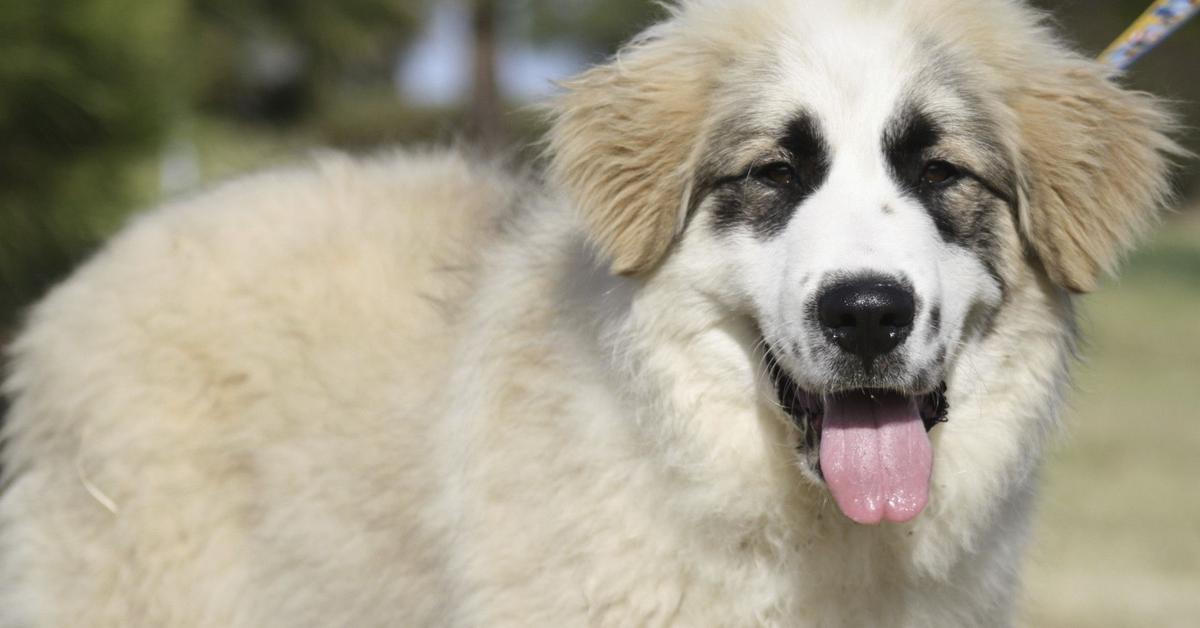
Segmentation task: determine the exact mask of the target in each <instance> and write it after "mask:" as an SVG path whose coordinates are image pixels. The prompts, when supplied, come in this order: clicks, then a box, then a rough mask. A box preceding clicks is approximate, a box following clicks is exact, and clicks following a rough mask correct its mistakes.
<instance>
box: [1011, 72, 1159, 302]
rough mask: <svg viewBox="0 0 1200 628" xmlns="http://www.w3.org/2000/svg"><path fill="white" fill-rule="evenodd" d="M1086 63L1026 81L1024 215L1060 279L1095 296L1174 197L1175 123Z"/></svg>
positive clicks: (1022, 102)
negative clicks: (1100, 282) (1171, 136)
mask: <svg viewBox="0 0 1200 628" xmlns="http://www.w3.org/2000/svg"><path fill="white" fill-rule="evenodd" d="M1109 72H1111V70H1110V69H1109V68H1107V67H1106V66H1103V65H1101V64H1099V63H1097V62H1093V61H1090V60H1086V59H1080V58H1078V57H1071V58H1065V59H1062V60H1061V61H1057V62H1055V67H1054V68H1053V69H1052V70H1051V71H1048V72H1040V73H1035V74H1034V75H1027V76H1025V77H1022V78H1021V79H1020V80H1021V86H1020V87H1019V88H1018V93H1019V95H1018V96H1017V98H1016V100H1015V102H1014V108H1015V110H1016V114H1017V118H1018V120H1017V123H1018V124H1019V125H1020V127H1021V136H1022V148H1021V157H1022V159H1023V161H1024V168H1022V169H1021V170H1022V172H1023V174H1022V179H1023V181H1022V184H1021V186H1020V188H1021V189H1020V196H1021V197H1022V198H1021V199H1020V203H1019V204H1020V212H1021V215H1020V218H1021V222H1022V227H1023V229H1024V233H1025V236H1026V238H1027V239H1028V241H1029V243H1030V244H1031V246H1032V248H1033V250H1034V252H1036V254H1037V256H1038V257H1039V258H1040V259H1041V262H1042V264H1043V265H1044V266H1045V269H1046V272H1047V273H1048V274H1049V276H1050V279H1051V280H1053V281H1054V282H1055V283H1057V284H1058V285H1060V286H1062V287H1064V288H1067V289H1068V290H1071V291H1073V292H1090V291H1091V290H1094V289H1095V287H1096V284H1097V281H1098V280H1099V277H1100V276H1101V275H1102V274H1103V273H1105V272H1111V271H1112V270H1113V269H1114V267H1115V265H1116V263H1117V262H1118V261H1119V260H1120V257H1121V255H1122V254H1123V253H1125V252H1126V251H1127V250H1128V249H1129V248H1130V247H1131V246H1132V245H1133V244H1134V243H1135V241H1136V240H1137V238H1138V236H1139V235H1141V233H1142V232H1143V231H1144V229H1145V227H1146V226H1147V225H1149V224H1152V222H1153V219H1154V217H1155V216H1156V214H1157V212H1158V210H1159V209H1160V208H1161V207H1162V206H1163V205H1165V204H1166V203H1167V202H1168V200H1169V198H1170V196H1171V193H1170V183H1169V176H1168V175H1169V170H1170V160H1169V157H1170V156H1171V155H1178V154H1180V153H1181V150H1180V149H1179V148H1178V146H1177V145H1176V144H1175V143H1174V142H1172V141H1171V140H1170V139H1169V138H1168V137H1167V135H1166V133H1167V132H1168V131H1170V130H1171V129H1172V127H1173V126H1174V124H1173V118H1172V116H1171V115H1170V114H1168V113H1167V112H1166V111H1165V110H1164V109H1163V108H1162V106H1161V105H1160V104H1159V103H1158V102H1157V101H1156V100H1155V99H1154V98H1152V97H1151V96H1149V95H1147V94H1143V93H1140V92H1133V91H1128V90H1125V89H1122V88H1121V87H1120V86H1118V85H1117V84H1115V83H1114V82H1113V80H1112V79H1111V78H1110V77H1109V76H1108V73H1109Z"/></svg>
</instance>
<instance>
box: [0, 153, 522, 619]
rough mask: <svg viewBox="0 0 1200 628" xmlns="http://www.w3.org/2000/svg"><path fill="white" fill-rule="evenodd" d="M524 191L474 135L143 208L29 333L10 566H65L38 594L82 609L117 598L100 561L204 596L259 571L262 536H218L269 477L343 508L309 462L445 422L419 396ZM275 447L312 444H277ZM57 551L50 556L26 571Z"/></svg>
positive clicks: (14, 445) (17, 367) (8, 461)
mask: <svg viewBox="0 0 1200 628" xmlns="http://www.w3.org/2000/svg"><path fill="white" fill-rule="evenodd" d="M519 187H520V183H519V181H518V180H517V179H516V178H514V177H511V176H509V175H507V174H506V173H505V172H504V171H503V170H502V169H501V168H499V167H495V166H492V165H489V164H484V163H480V162H476V161H472V160H471V159H469V158H466V157H463V156H461V155H460V154H457V153H452V152H441V153H423V154H413V153H395V154H391V155H386V156H379V157H374V158H369V159H356V158H350V157H346V156H341V155H321V156H318V157H316V158H315V159H313V161H312V163H311V164H309V165H307V166H304V167H297V168H290V169H280V170H274V171H268V172H264V173H260V174H255V175H251V176H248V177H245V178H242V179H239V180H236V181H232V182H229V183H225V184H222V185H220V186H217V187H216V188H214V189H212V190H210V191H207V192H203V193H200V194H197V195H194V196H192V197H190V198H186V199H181V200H178V201H175V202H172V203H169V204H167V205H165V206H163V207H161V208H158V209H155V210H153V211H150V212H148V213H146V214H145V215H143V216H141V217H139V218H137V219H135V220H134V221H133V222H132V223H131V224H130V225H128V226H127V227H126V228H125V229H124V230H123V231H122V232H121V233H120V234H118V235H117V237H115V238H114V239H113V240H112V241H111V242H110V243H108V244H107V245H106V246H105V247H104V248H102V249H101V250H100V251H99V252H98V253H97V254H96V255H94V256H93V258H92V259H91V260H89V261H88V262H87V263H86V264H85V265H84V266H82V267H81V268H80V269H79V270H78V271H77V272H76V273H75V274H74V275H73V276H72V277H70V278H69V279H68V280H67V281H65V282H64V283H63V284H62V285H60V286H58V287H57V288H56V289H54V290H53V291H52V292H51V294H49V295H48V296H47V297H46V298H45V299H44V300H43V301H42V302H41V303H39V304H38V305H36V306H35V307H34V308H33V309H32V310H31V311H30V313H29V316H28V320H27V322H26V326H25V329H24V331H23V332H22V333H21V334H20V335H19V337H18V338H17V340H16V341H15V342H14V344H13V347H12V351H11V354H10V356H9V357H10V365H11V366H10V373H9V376H8V377H7V381H6V384H5V389H6V393H7V394H8V395H9V396H10V397H11V398H12V400H13V405H12V408H11V410H10V413H9V416H8V417H7V420H6V423H7V425H6V426H5V439H6V445H7V446H6V447H5V451H4V462H3V464H4V472H5V475H6V478H7V485H8V486H7V489H6V492H5V494H4V496H3V499H2V500H0V517H2V518H4V519H5V520H11V521H13V522H14V524H15V525H16V527H13V528H11V529H10V530H9V533H8V534H6V535H5V537H4V541H5V543H6V545H9V546H8V547H5V548H0V552H2V554H3V556H2V558H0V563H2V565H0V572H2V573H3V574H4V575H5V576H6V579H7V580H9V581H19V582H22V583H25V584H34V583H32V582H31V580H32V579H35V578H37V579H42V580H43V581H42V582H39V583H36V584H35V587H36V589H30V590H39V591H43V592H45V591H55V592H57V593H58V594H59V595H61V597H62V598H63V599H69V600H72V601H74V602H76V603H79V604H83V605H84V606H81V607H80V609H79V610H80V612H81V613H82V612H84V611H83V610H82V609H84V608H87V607H88V606H89V605H90V606H91V607H92V608H99V607H101V606H103V604H102V603H101V602H100V601H101V600H102V599H104V596H105V595H106V594H105V593H104V592H103V591H100V590H96V591H92V592H84V591H79V590H68V589H76V588H78V587H86V586H90V585H86V583H80V582H78V578H77V575H78V574H79V573H90V574H93V577H92V578H89V579H88V580H96V581H110V582H115V581H117V579H118V573H119V572H123V571H125V572H127V571H128V570H134V571H135V572H137V573H140V574H141V575H140V576H139V578H150V579H159V580H162V579H167V580H170V579H180V582H179V583H178V586H165V585H164V586H163V587H161V588H162V589H164V590H167V589H169V590H172V591H178V592H185V591H188V590H190V589H193V588H194V586H204V585H203V584H195V585H193V584H192V583H190V582H185V581H188V580H191V581H194V582H200V583H203V582H204V580H205V577H206V574H207V573H210V572H211V573H212V574H216V573H222V574H226V575H230V574H229V572H231V571H232V572H237V571H238V568H235V566H236V565H241V564H243V563H244V562H245V561H241V560H238V559H237V557H236V556H234V555H233V554H232V553H234V552H236V551H239V550H236V549H233V548H235V547H238V546H239V543H238V542H231V543H227V544H225V545H223V546H222V548H225V549H220V550H213V551H208V550H207V549H205V548H207V547H208V541H207V540H206V539H210V538H212V537H213V535H214V534H215V535H221V534H225V535H228V536H229V538H230V539H236V538H239V537H241V536H242V535H243V534H244V533H245V531H246V530H248V529H249V528H250V527H251V526H253V525H254V524H253V522H252V521H251V520H250V518H253V517H260V518H261V517H269V516H272V515H271V514H270V512H269V509H263V508H262V507H261V506H262V505H263V504H262V503H261V502H262V499H257V500H256V499H255V498H254V497H252V492H254V491H266V492H271V493H274V494H282V493H283V492H284V491H289V493H288V494H289V495H296V496H297V499H305V500H308V501H309V502H312V503H313V504H315V505H314V508H339V507H341V505H340V504H332V502H331V501H330V500H329V499H324V497H322V496H323V495H325V493H328V491H327V490H324V489H322V488H321V486H320V484H321V482H302V483H301V484H298V485H296V486H290V485H288V482H289V478H290V479H297V478H309V479H310V480H311V479H313V478H319V477H322V476H323V474H325V473H327V472H326V471H321V472H313V473H310V474H306V473H305V472H304V471H303V469H302V468H301V467H304V466H305V465H311V464H324V465H327V466H329V467H333V468H337V469H352V468H353V469H354V471H353V472H354V473H357V474H359V475H364V476H370V473H371V469H370V468H357V466H365V467H369V466H370V465H371V464H372V462H371V461H372V460H376V461H377V458H373V457H372V456H370V455H369V452H365V451H362V448H359V447H351V449H354V450H356V451H360V453H358V454H355V455H353V456H351V458H357V459H356V460H348V461H341V460H339V459H338V456H339V455H341V454H339V453H338V451H339V450H338V449H337V447H336V443H335V442H334V441H335V440H336V439H338V438H349V439H353V438H358V439H359V440H358V441H355V442H360V441H363V440H364V439H368V438H381V437H380V436H379V435H380V433H381V432H380V426H381V424H383V422H385V421H386V420H389V419H397V416H396V415H399V414H405V413H406V412H409V413H411V414H414V417H413V420H418V419H421V420H425V419H422V418H421V417H420V416H415V415H417V414H418V413H415V412H411V409H412V408H416V407H419V406H421V405H422V404H427V403H428V401H429V400H428V398H427V397H428V394H427V392H425V391H427V390H428V389H429V387H430V386H429V384H430V382H433V381H436V380H437V378H439V377H441V376H442V373H443V372H444V371H445V370H446V368H447V365H446V364H445V362H446V361H447V359H448V358H446V357H445V356H446V355H447V353H449V352H448V350H447V349H448V347H449V344H450V343H451V342H452V337H453V334H452V332H451V330H452V329H453V326H454V324H455V320H456V318H457V316H456V310H457V309H458V307H459V302H461V301H463V300H464V299H465V298H466V297H467V295H468V294H469V293H470V292H471V291H472V289H473V284H474V270H473V269H474V267H475V265H476V262H477V258H478V256H479V254H480V253H479V251H480V250H481V249H483V248H485V246H486V242H487V240H488V239H489V238H490V237H491V235H492V232H493V228H492V227H491V225H493V224H495V223H496V222H497V221H498V220H500V219H501V217H502V216H501V215H502V214H503V213H504V212H506V211H508V209H509V208H510V207H511V206H512V205H513V204H514V203H515V202H516V198H517V197H518V194H519ZM418 384H420V385H418ZM423 409H424V408H423ZM401 418H402V417H401ZM414 429H415V428H414ZM274 443H291V445H289V447H290V449H288V451H290V452H295V455H294V456H291V457H287V456H285V457H284V458H282V459H276V460H272V461H270V462H269V464H267V463H264V462H263V460H261V458H262V457H263V456H270V455H272V454H271V453H270V451H272V448H271V446H272V444H274ZM400 444H402V443H399V444H397V446H399V445H400ZM276 449H279V448H276ZM400 453H401V454H403V453H404V452H400ZM414 455H415V454H414ZM356 465H357V466H356ZM377 466H382V465H377ZM346 472H347V473H350V472H351V471H346ZM334 481H335V480H328V481H326V482H325V484H329V483H330V482H334ZM384 481H392V482H400V481H402V478H386V479H385V480H384ZM325 496H326V497H327V496H328V495H325ZM349 498H350V497H349V496H347V499H349ZM272 499H274V498H272ZM281 501H283V500H282V499H274V501H273V502H272V503H273V504H275V505H276V506H277V505H278V503H277V502H281ZM255 503H258V504H259V506H260V508H259V512H257V513H249V512H248V510H247V509H248V508H249V507H250V506H251V505H252V504H255ZM331 504H332V505H331ZM401 507H403V506H402V505H400V506H397V508H401ZM248 517H249V518H248ZM275 528H276V529H279V530H285V529H287V527H286V526H285V525H282V524H279V525H276V526H275ZM64 531H69V532H70V534H73V535H78V537H79V538H90V539H93V541H89V542H86V543H85V544H84V545H85V546H86V548H87V550H88V551H87V552H84V553H82V554H79V553H76V554H74V555H65V554H63V553H62V552H56V551H55V550H54V547H55V545H56V544H57V543H58V542H59V541H60V540H61V539H60V538H59V536H58V535H60V534H61V533H64ZM296 533H297V534H300V535H304V534H307V532H305V531H297V532H296ZM16 546H19V547H16ZM155 547H160V548H161V547H178V548H182V549H181V551H182V552H184V553H187V552H193V553H194V556H192V558H187V557H185V556H182V555H181V556H178V557H173V555H172V556H168V555H166V554H163V553H162V552H159V551H156V550H155V549H153V548H155ZM48 556H58V557H59V560H52V559H47V557H48ZM196 556H199V557H200V558H196ZM22 557H24V558H22ZM25 559H28V561H32V562H29V563H28V564H27V563H26V562H25ZM143 559H144V561H146V562H144V563H143V562H142V561H143ZM34 562H36V564H38V565H40V566H41V569H42V570H41V571H40V572H39V573H38V574H29V573H25V572H24V570H25V569H26V567H28V566H29V565H31V564H33V563H34ZM206 570H209V571H206ZM17 574H21V576H20V577H17ZM213 580H214V581H215V580H219V579H216V578H214V579H213ZM19 588H20V587H14V588H13V591H12V593H13V595H14V596H19V595H20V591H19V590H17V589H19ZM210 593H213V592H210ZM213 595H219V592H218V593H213ZM152 602H153V603H152ZM146 603H147V604H149V605H150V607H154V608H163V609H172V608H173V609H175V610H178V609H179V608H187V606H186V604H185V605H183V606H179V605H173V602H172V601H171V600H155V601H150V600H147V601H146ZM24 604H25V603H24V602H19V601H18V600H15V598H14V604H13V605H11V606H10V605H7V604H5V607H6V608H8V609H9V610H8V611H6V613H8V612H17V611H18V610H20V608H21V607H23V606H24ZM42 610H48V609H42ZM55 612H60V613H63V614H62V615H61V616H59V617H60V618H61V619H64V621H60V622H53V621H52V622H50V623H62V624H70V623H80V622H81V621H83V620H82V615H81V616H78V617H75V616H72V615H70V612H71V610H70V608H68V606H61V607H60V608H59V609H58V610H57V611H55ZM92 619H95V618H94V617H93V618H92ZM120 619H121V618H119V617H118V618H114V621H115V622H116V623H120ZM124 619H131V618H128V617H126V618H124ZM76 620H78V621H76ZM0 623H3V622H0ZM100 623H103V621H101V622H100ZM135 623H136V622H135ZM165 623H171V622H170V621H166V622H165Z"/></svg>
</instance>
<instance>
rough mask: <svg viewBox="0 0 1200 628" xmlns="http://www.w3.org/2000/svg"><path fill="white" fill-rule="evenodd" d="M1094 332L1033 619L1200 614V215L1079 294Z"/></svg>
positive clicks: (1047, 490)
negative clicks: (1090, 291)
mask: <svg viewBox="0 0 1200 628" xmlns="http://www.w3.org/2000/svg"><path fill="white" fill-rule="evenodd" d="M1083 316H1084V330H1085V333H1086V335H1087V338H1088V339H1089V342H1088V346H1087V348H1086V350H1085V356H1086V359H1085V362H1084V363H1083V364H1081V365H1079V367H1078V368H1077V369H1076V382H1077V386H1076V394H1075V396H1074V399H1073V408H1072V411H1071V412H1070V414H1069V417H1068V427H1069V432H1068V434H1067V435H1066V437H1065V438H1064V439H1063V442H1061V443H1060V445H1059V446H1058V447H1057V448H1056V449H1055V450H1054V451H1052V452H1051V454H1050V457H1049V460H1048V463H1047V466H1046V470H1045V484H1044V490H1043V494H1042V498H1041V506H1040V512H1039V515H1038V520H1037V524H1036V526H1035V543H1034V548H1033V552H1032V554H1031V556H1030V561H1029V563H1028V566H1027V569H1026V578H1025V604H1024V612H1023V618H1022V619H1023V621H1022V623H1023V624H1024V625H1028V626H1036V627H1058V626H1062V627H1067V626H1072V627H1075V626H1091V627H1107V626H1113V627H1116V626H1156V627H1171V626H1181V627H1182V626H1195V625H1197V622H1198V621H1200V485H1198V481H1200V215H1198V212H1191V213H1190V214H1189V215H1184V216H1179V217H1177V218H1176V219H1174V220H1173V221H1171V222H1169V223H1168V224H1167V225H1164V227H1163V228H1162V229H1160V231H1159V236H1158V237H1157V238H1156V239H1155V240H1154V241H1153V242H1152V243H1151V244H1150V246H1148V247H1146V248H1145V249H1144V250H1143V252H1142V253H1141V254H1139V255H1137V256H1135V257H1134V258H1133V259H1131V260H1130V263H1129V264H1128V265H1127V267H1126V268H1125V270H1124V272H1123V273H1122V277H1121V279H1120V280H1118V281H1114V282H1111V283H1110V284H1109V285H1107V286H1106V287H1105V288H1104V289H1102V290H1100V291H1099V292H1097V293H1096V294H1094V295H1091V296H1089V297H1086V298H1085V299H1084V303H1083Z"/></svg>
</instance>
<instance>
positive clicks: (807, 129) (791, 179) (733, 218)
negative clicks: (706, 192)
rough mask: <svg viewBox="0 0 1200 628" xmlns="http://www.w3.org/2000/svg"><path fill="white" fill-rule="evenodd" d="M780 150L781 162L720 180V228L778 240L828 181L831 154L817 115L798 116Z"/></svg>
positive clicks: (716, 213)
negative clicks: (750, 232)
mask: <svg viewBox="0 0 1200 628" xmlns="http://www.w3.org/2000/svg"><path fill="white" fill-rule="evenodd" d="M778 148H779V152H780V157H781V158H778V159H774V160H767V161H765V162H764V163H760V164H756V165H755V166H753V167H752V168H750V169H749V170H748V171H746V172H744V173H742V174H739V175H736V176H730V177H726V178H724V179H721V180H719V181H718V182H717V184H716V185H715V186H714V187H715V193H714V195H715V197H716V204H715V208H714V211H713V228H714V229H715V230H717V231H723V232H728V231H732V230H735V229H743V228H748V229H750V230H751V231H752V232H753V233H754V234H755V235H756V236H758V237H759V238H762V239H767V238H771V237H773V236H776V235H778V234H779V233H781V232H783V230H784V228H786V227H787V224H788V221H789V220H790V219H791V217H792V215H793V214H794V213H795V210H796V208H797V207H798V206H799V205H800V204H801V203H802V202H804V199H806V198H808V197H809V196H811V195H812V194H813V192H816V191H817V189H818V188H820V187H821V185H822V184H823V183H824V182H825V179H826V178H827V176H828V174H829V164H830V161H831V158H830V150H829V146H828V144H827V143H826V142H825V140H824V137H823V136H822V135H821V131H820V128H819V127H818V125H817V122H816V119H815V118H814V117H813V116H812V115H810V114H808V113H800V114H798V115H797V116H795V117H794V118H793V119H792V120H791V121H790V122H789V123H788V124H787V126H786V127H785V130H784V133H783V135H782V136H781V137H780V138H779V141H778Z"/></svg>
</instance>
